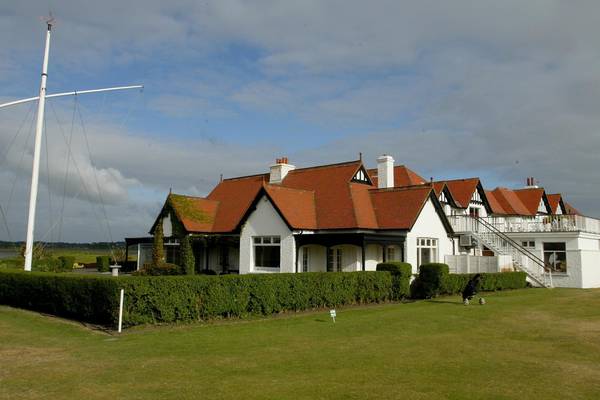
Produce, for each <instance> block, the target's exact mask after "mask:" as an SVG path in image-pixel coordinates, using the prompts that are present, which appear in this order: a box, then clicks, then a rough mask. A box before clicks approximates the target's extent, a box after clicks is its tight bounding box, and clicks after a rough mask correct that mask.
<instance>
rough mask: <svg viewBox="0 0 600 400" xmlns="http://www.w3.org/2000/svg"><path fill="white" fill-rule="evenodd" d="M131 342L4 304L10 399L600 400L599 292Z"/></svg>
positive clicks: (183, 331)
mask: <svg viewBox="0 0 600 400" xmlns="http://www.w3.org/2000/svg"><path fill="white" fill-rule="evenodd" d="M486 298H487V304H486V305H485V306H480V305H471V306H468V307H465V306H463V305H462V304H461V301H460V299H459V298H458V297H445V298H439V299H436V300H432V301H419V302H414V303H406V304H387V305H379V306H370V307H354V308H347V309H339V310H337V311H338V312H337V322H336V323H335V324H333V322H332V321H331V318H329V312H328V311H321V312H313V313H305V314H298V315H294V314H291V315H289V316H282V317H280V318H269V319H262V320H251V321H239V322H226V323H213V324H199V323H198V324H193V325H183V326H162V327H154V328H150V327H146V328H144V327H142V328H135V329H132V330H129V331H126V332H125V333H124V334H122V335H118V334H106V333H103V332H100V331H93V330H89V329H87V328H85V327H83V326H82V325H81V324H78V323H73V322H68V321H64V320H61V319H57V318H53V317H48V316H44V315H40V314H36V313H33V312H28V311H22V310H16V309H12V308H8V307H2V306H0V366H1V367H0V399H58V398H60V399H197V398H202V399H311V400H312V399H408V400H410V399H418V400H423V399H456V400H460V399H469V400H471V399H481V400H483V399H536V400H538V399H544V400H554V399H556V400H558V399H561V400H562V399H597V398H598V393H600V313H599V312H598V310H600V290H578V289H553V290H546V289H525V290H517V291H508V292H498V293H491V294H489V295H486Z"/></svg>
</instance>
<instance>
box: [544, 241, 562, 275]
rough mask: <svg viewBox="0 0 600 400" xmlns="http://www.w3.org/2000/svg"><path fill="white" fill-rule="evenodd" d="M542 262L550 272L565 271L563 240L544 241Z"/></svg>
mask: <svg viewBox="0 0 600 400" xmlns="http://www.w3.org/2000/svg"><path fill="white" fill-rule="evenodd" d="M544 263H545V264H546V268H547V269H549V270H550V271H551V272H561V273H566V272H567V251H566V245H565V243H564V242H553V243H544Z"/></svg>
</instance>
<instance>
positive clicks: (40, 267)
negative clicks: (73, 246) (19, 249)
mask: <svg viewBox="0 0 600 400" xmlns="http://www.w3.org/2000/svg"><path fill="white" fill-rule="evenodd" d="M31 270H32V271H39V272H63V265H62V262H61V261H60V260H59V259H57V258H52V257H47V258H42V259H40V260H33V262H32V265H31Z"/></svg>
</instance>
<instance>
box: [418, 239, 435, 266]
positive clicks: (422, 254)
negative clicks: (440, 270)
mask: <svg viewBox="0 0 600 400" xmlns="http://www.w3.org/2000/svg"><path fill="white" fill-rule="evenodd" d="M437 254H438V240H437V239H433V238H417V265H418V266H421V265H423V264H429V263H432V262H437V259H438V258H437Z"/></svg>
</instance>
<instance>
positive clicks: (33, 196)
mask: <svg viewBox="0 0 600 400" xmlns="http://www.w3.org/2000/svg"><path fill="white" fill-rule="evenodd" d="M53 21H54V19H53V18H49V19H48V20H47V21H46V24H47V26H48V30H47V31H46V49H45V51H44V63H43V64H42V82H41V84H40V100H39V102H38V111H37V123H36V125H35V145H34V150H33V171H32V173H31V192H30V193H29V219H28V221H27V241H26V242H25V271H31V261H32V259H33V231H34V228H35V209H36V203H37V194H38V181H39V178H40V153H41V148H42V129H43V127H44V107H45V104H46V80H47V78H48V55H49V53H50V31H51V30H52V22H53Z"/></svg>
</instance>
